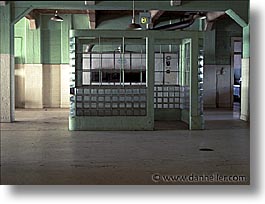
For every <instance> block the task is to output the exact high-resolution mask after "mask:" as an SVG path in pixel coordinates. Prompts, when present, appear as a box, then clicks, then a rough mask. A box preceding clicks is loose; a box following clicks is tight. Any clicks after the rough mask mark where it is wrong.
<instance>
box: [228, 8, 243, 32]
mask: <svg viewBox="0 0 265 204" xmlns="http://www.w3.org/2000/svg"><path fill="white" fill-rule="evenodd" d="M225 13H226V14H227V15H228V16H230V17H231V18H232V19H233V20H234V21H235V22H236V23H237V24H239V25H240V26H241V27H242V28H244V27H246V26H247V23H246V22H245V21H244V20H243V19H242V18H241V17H240V16H239V15H238V14H237V13H235V12H234V11H233V10H232V9H228V10H226V11H225Z"/></svg>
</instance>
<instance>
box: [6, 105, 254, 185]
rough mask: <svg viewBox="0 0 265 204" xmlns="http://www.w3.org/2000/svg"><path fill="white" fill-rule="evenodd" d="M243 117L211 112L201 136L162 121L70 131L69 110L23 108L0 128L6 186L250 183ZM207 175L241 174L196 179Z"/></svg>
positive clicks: (245, 128) (227, 111)
mask: <svg viewBox="0 0 265 204" xmlns="http://www.w3.org/2000/svg"><path fill="white" fill-rule="evenodd" d="M237 117H238V116H237V115H236V113H233V112H232V111H229V110H219V111H216V110H209V111H207V112H206V116H205V118H206V129H205V130H203V131H188V130H187V126H186V125H185V124H183V123H175V122H156V130H155V131H72V132H71V131H68V110H67V109H48V110H46V111H45V109H42V110H17V111H16V122H14V123H2V124H1V183H2V184H10V185H12V184H16V185H17V184H58V185H60V184H72V185H74V184H199V183H205V184H249V180H250V178H249V172H250V170H249V141H250V139H249V124H248V123H246V122H243V121H240V120H238V119H236V118H237ZM201 148H206V149H207V148H209V149H212V150H213V151H200V149H201ZM152 175H153V176H152ZM154 175H155V176H154ZM165 175H176V176H185V175H186V176H189V177H190V179H192V181H191V180H189V182H187V181H183V180H181V181H180V180H174V179H173V180H169V181H168V180H167V179H165V177H163V176H165ZM202 175H205V176H216V175H219V176H236V177H235V178H234V180H233V181H227V180H222V179H221V180H218V181H217V180H216V179H215V180H211V181H210V182H198V181H196V180H194V178H195V176H202ZM242 175H243V176H245V178H246V180H244V181H238V177H239V176H242ZM152 177H153V178H152ZM174 178H176V177H174ZM205 178H206V177H205ZM215 178H216V177H215ZM195 181H196V182H195ZM204 181H205V180H204Z"/></svg>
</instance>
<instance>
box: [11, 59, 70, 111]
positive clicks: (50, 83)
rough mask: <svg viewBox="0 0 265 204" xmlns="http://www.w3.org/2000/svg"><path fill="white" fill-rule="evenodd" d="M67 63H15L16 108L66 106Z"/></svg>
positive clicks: (67, 97) (67, 98) (67, 94)
mask: <svg viewBox="0 0 265 204" xmlns="http://www.w3.org/2000/svg"><path fill="white" fill-rule="evenodd" d="M68 78H69V65H56V64H44V65H42V64H16V66H15V87H16V89H15V91H16V93H15V96H16V97H15V101H16V104H15V105H16V108H68V107H69V80H68Z"/></svg>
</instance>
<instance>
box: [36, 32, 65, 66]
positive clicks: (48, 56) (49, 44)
mask: <svg viewBox="0 0 265 204" xmlns="http://www.w3.org/2000/svg"><path fill="white" fill-rule="evenodd" d="M41 40H42V63H43V64H60V63H61V32H60V31H57V30H42V38H41Z"/></svg>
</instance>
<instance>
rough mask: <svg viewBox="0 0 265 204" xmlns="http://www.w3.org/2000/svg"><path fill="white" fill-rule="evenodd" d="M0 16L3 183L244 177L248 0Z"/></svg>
mask: <svg viewBox="0 0 265 204" xmlns="http://www.w3.org/2000/svg"><path fill="white" fill-rule="evenodd" d="M0 16H1V18H0V40H1V44H0V59H1V63H0V68H1V69H0V77H1V89H0V91H1V92H0V96H1V105H0V106H1V112H0V113H1V120H0V122H1V123H0V125H1V129H0V131H1V183H2V184H9V185H19V184H25V185H27V184H39V185H45V184H54V185H55V184H62V185H64V184H95V185H96V184H134V185H135V184H151V185H156V184H244V185H246V184H249V183H250V160H249V156H250V153H249V150H250V147H249V145H250V143H249V140H250V131H249V123H250V117H249V116H250V111H249V109H250V108H249V90H250V87H249V73H250V65H249V59H250V52H249V46H250V45H249V0H234V1H229V3H227V1H225V0H223V1H220V0H214V1H213V0H212V1H210V2H209V1H200V0H196V1H195V0H189V1H182V0H167V1H157V2H155V1H135V0H130V1H65V2H59V1H0ZM168 176H169V177H168ZM178 176H180V177H181V179H179V178H178ZM183 176H184V177H185V178H184V179H183V178H182V177H183ZM211 176H212V177H213V179H211V180H209V178H210V177H211ZM176 177H177V179H176ZM186 177H187V178H186ZM191 178H192V179H191ZM194 178H197V180H196V179H194Z"/></svg>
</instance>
